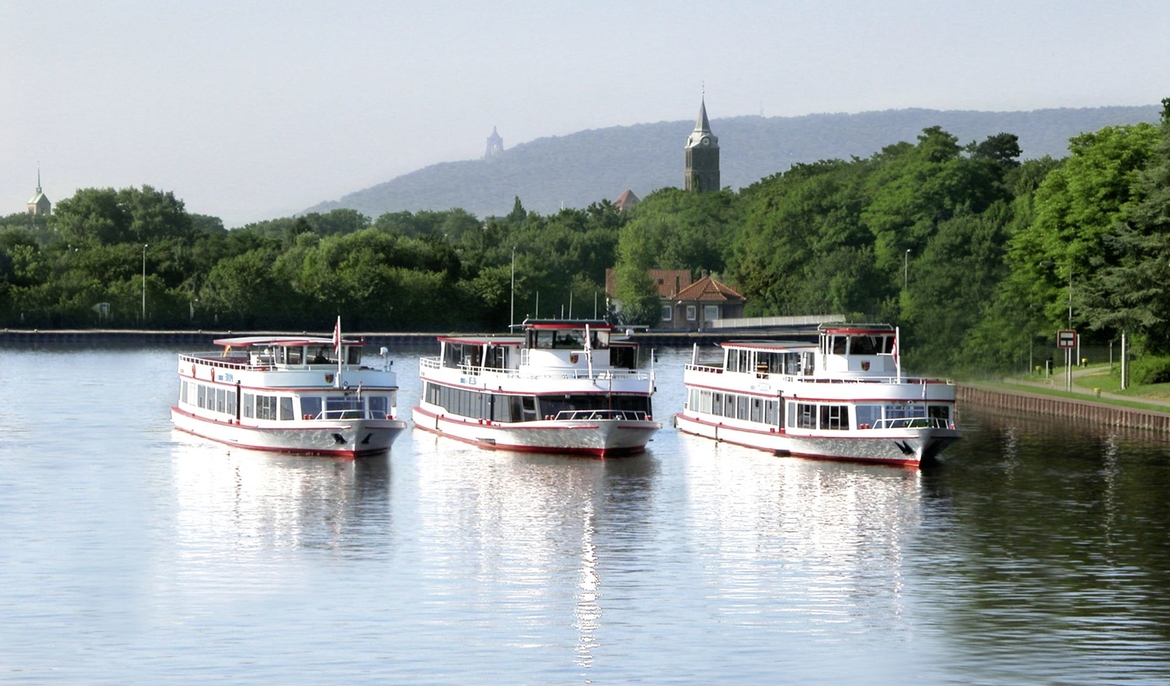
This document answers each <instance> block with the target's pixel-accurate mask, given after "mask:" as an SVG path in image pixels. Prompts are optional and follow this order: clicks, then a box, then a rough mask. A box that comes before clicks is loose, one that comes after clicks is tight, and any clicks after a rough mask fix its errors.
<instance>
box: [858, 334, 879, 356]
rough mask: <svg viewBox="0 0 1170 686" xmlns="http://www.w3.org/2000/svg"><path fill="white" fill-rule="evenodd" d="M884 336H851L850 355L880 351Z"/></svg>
mask: <svg viewBox="0 0 1170 686" xmlns="http://www.w3.org/2000/svg"><path fill="white" fill-rule="evenodd" d="M884 339H885V336H853V338H852V340H851V341H850V342H849V353H850V354H851V355H877V354H878V353H880V352H882V348H883V346H884V344H885V343H884Z"/></svg>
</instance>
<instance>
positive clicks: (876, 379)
mask: <svg viewBox="0 0 1170 686" xmlns="http://www.w3.org/2000/svg"><path fill="white" fill-rule="evenodd" d="M685 369H686V371H689V372H702V373H706V374H723V373H724V372H726V371H727V370H725V369H723V368H722V367H716V366H713V365H707V364H688V365H686V367H685ZM742 373H743V374H746V375H749V376H753V377H755V378H757V379H768V378H771V377H775V378H777V379H780V380H782V381H784V382H785V383H794V382H797V381H800V382H802V383H824V384H835V383H840V384H890V385H897V384H902V385H908V386H921V385H923V384H926V385H935V384H945V385H947V386H954V385H955V382H954V380H953V379H936V378H928V377H917V376H915V377H911V376H903V377H902V378H900V379H899V378H898V377H896V376H834V377H816V376H812V375H808V374H806V375H801V374H779V373H776V372H760V371H754V370H750V371H743V372H742Z"/></svg>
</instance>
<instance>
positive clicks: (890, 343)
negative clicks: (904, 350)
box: [882, 336, 894, 355]
mask: <svg viewBox="0 0 1170 686" xmlns="http://www.w3.org/2000/svg"><path fill="white" fill-rule="evenodd" d="M884 338H885V340H884V341H883V342H882V352H884V353H885V354H887V355H892V354H893V352H894V337H893V336H885V337H884Z"/></svg>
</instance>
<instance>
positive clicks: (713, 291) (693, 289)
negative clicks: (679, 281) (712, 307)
mask: <svg viewBox="0 0 1170 686" xmlns="http://www.w3.org/2000/svg"><path fill="white" fill-rule="evenodd" d="M674 299H675V300H691V301H699V302H714V301H718V302H726V301H729V300H747V298H745V297H743V296H742V295H740V294H739V292H738V291H736V290H735V289H734V288H732V287H731V286H728V285H727V284H725V283H722V282H720V281H716V280H715V279H713V278H711V277H710V276H704V277H703V278H701V279H699V280H698V281H696V282H694V283H692V284H691V285H689V286H687V287H686V288H684V289H682V290H681V291H679V293H678V295H676V296H674Z"/></svg>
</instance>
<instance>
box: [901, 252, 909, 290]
mask: <svg viewBox="0 0 1170 686" xmlns="http://www.w3.org/2000/svg"><path fill="white" fill-rule="evenodd" d="M909 283H910V248H906V254H905V255H903V256H902V288H906V286H907V284H909Z"/></svg>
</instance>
